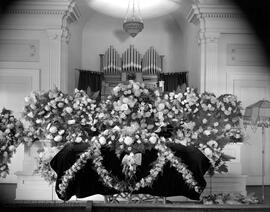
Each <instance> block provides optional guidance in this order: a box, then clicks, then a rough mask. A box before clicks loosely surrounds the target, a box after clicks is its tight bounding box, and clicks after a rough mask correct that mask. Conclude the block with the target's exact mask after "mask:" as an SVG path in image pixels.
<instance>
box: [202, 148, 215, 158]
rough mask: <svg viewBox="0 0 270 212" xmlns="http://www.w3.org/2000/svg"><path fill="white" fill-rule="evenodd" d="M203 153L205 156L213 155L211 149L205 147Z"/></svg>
mask: <svg viewBox="0 0 270 212" xmlns="http://www.w3.org/2000/svg"><path fill="white" fill-rule="evenodd" d="M204 154H205V155H206V156H207V157H211V156H212V155H213V153H212V151H211V149H209V148H205V149H204Z"/></svg>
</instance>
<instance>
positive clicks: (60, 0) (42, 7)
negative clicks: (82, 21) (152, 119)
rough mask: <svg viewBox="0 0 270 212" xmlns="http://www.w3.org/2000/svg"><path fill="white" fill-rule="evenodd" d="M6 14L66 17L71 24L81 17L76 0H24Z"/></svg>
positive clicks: (15, 4)
mask: <svg viewBox="0 0 270 212" xmlns="http://www.w3.org/2000/svg"><path fill="white" fill-rule="evenodd" d="M5 14H14V15H15V14H16V15H20V14H22V15H50V16H51V15H54V16H66V17H65V18H66V19H67V20H68V22H70V23H72V22H74V21H77V20H78V19H79V17H80V16H81V13H80V10H79V8H78V6H77V4H76V2H75V1H74V0H72V1H70V0H38V1H37V0H22V1H19V2H16V3H14V5H12V6H11V7H10V8H9V9H8V10H6V11H5Z"/></svg>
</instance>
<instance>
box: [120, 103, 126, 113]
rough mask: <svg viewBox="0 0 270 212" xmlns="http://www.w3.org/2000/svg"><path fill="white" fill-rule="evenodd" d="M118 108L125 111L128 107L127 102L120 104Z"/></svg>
mask: <svg viewBox="0 0 270 212" xmlns="http://www.w3.org/2000/svg"><path fill="white" fill-rule="evenodd" d="M120 108H121V110H124V111H125V110H127V109H128V105H127V104H122V105H121V107H120Z"/></svg>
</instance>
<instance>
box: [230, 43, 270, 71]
mask: <svg viewBox="0 0 270 212" xmlns="http://www.w3.org/2000/svg"><path fill="white" fill-rule="evenodd" d="M227 65H228V66H262V65H266V61H265V59H264V57H263V56H262V52H261V50H260V48H259V46H258V45H256V44H232V43H230V44H228V45H227Z"/></svg>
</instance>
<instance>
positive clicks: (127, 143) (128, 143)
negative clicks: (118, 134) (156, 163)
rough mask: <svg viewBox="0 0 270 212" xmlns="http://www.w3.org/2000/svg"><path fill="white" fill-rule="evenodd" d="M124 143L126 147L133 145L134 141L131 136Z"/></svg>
mask: <svg viewBox="0 0 270 212" xmlns="http://www.w3.org/2000/svg"><path fill="white" fill-rule="evenodd" d="M124 143H125V144H126V145H131V144H132V143H133V139H132V138H131V137H130V136H127V137H125V140H124Z"/></svg>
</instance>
